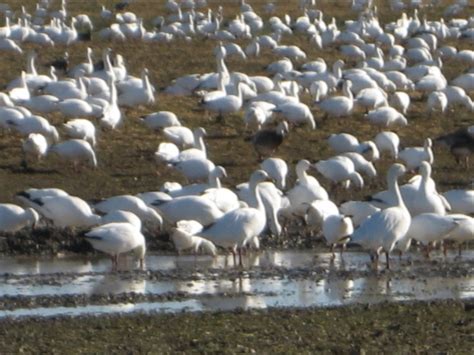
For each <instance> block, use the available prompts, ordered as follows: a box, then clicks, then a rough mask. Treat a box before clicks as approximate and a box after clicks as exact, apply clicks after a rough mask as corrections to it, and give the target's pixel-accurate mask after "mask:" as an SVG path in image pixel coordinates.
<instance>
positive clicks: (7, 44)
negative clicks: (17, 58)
mask: <svg viewBox="0 0 474 355" xmlns="http://www.w3.org/2000/svg"><path fill="white" fill-rule="evenodd" d="M0 50H2V51H9V52H14V53H17V54H22V53H23V50H22V49H21V47H20V46H19V45H18V44H16V43H15V41H12V40H11V39H9V38H0Z"/></svg>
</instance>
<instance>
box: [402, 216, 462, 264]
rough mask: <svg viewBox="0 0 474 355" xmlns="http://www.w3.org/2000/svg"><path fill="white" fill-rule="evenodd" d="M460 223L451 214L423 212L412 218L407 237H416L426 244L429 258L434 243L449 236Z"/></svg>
mask: <svg viewBox="0 0 474 355" xmlns="http://www.w3.org/2000/svg"><path fill="white" fill-rule="evenodd" d="M458 225H459V222H458V221H457V219H456V218H455V217H453V216H451V215H449V216H440V215H439V214H436V213H422V214H419V215H417V216H415V217H413V218H412V220H411V224H410V228H409V229H408V232H407V234H406V236H405V238H412V239H415V240H417V241H418V242H420V243H421V244H422V245H424V246H425V247H426V249H425V253H426V257H427V258H429V256H430V251H431V246H432V245H433V243H435V242H440V241H442V240H443V239H445V238H447V237H448V235H449V233H451V232H452V231H454V229H456V227H457V226H458Z"/></svg>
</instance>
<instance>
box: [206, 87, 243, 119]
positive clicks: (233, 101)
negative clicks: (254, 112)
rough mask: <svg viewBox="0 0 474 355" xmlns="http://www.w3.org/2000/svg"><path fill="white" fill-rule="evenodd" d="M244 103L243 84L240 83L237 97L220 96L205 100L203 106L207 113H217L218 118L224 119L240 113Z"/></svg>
mask: <svg viewBox="0 0 474 355" xmlns="http://www.w3.org/2000/svg"><path fill="white" fill-rule="evenodd" d="M242 103H243V99H242V84H240V83H238V84H237V95H225V96H219V97H216V98H214V99H211V100H209V101H206V100H205V99H203V100H202V101H201V106H202V107H204V109H205V110H207V111H211V112H215V113H217V115H218V118H222V117H223V115H227V114H232V113H236V112H238V111H239V110H240V109H241V108H242Z"/></svg>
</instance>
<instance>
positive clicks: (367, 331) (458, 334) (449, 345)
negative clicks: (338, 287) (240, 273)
mask: <svg viewBox="0 0 474 355" xmlns="http://www.w3.org/2000/svg"><path fill="white" fill-rule="evenodd" d="M0 345H1V348H2V352H4V353H10V352H11V353H18V352H26V353H29V352H34V353H38V352H45V353H68V354H71V353H103V352H108V353H110V352H116V353H129V354H130V353H145V352H153V353H189V352H196V353H215V352H223V351H224V352H232V353H234V352H239V353H254V352H257V353H274V352H275V353H298V352H301V351H307V352H324V353H341V352H343V353H356V354H362V353H374V352H385V353H395V352H396V353H456V354H460V353H466V354H468V353H472V347H473V346H474V300H470V301H464V302H460V301H443V302H429V303H423V302H415V303H409V304H388V303H385V304H379V305H375V306H370V305H356V306H350V307H336V308H323V309H305V310H297V309H285V310H281V309H272V310H261V311H260V310H259V311H247V312H242V311H235V312H216V313H195V314H176V315H152V314H148V315H143V314H135V315H130V316H120V315H114V316H102V317H100V318H99V317H80V318H53V319H25V320H20V321H15V320H10V319H6V320H3V321H0Z"/></svg>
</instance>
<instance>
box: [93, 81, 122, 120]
mask: <svg viewBox="0 0 474 355" xmlns="http://www.w3.org/2000/svg"><path fill="white" fill-rule="evenodd" d="M109 87H110V98H109V101H108V104H107V105H106V106H105V107H104V109H103V110H102V117H101V118H100V121H99V122H100V125H101V126H102V127H103V128H106V129H115V128H117V126H118V125H119V124H120V123H121V121H122V112H121V111H120V108H119V106H118V103H117V90H116V88H115V82H114V81H113V80H112V79H109Z"/></svg>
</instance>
